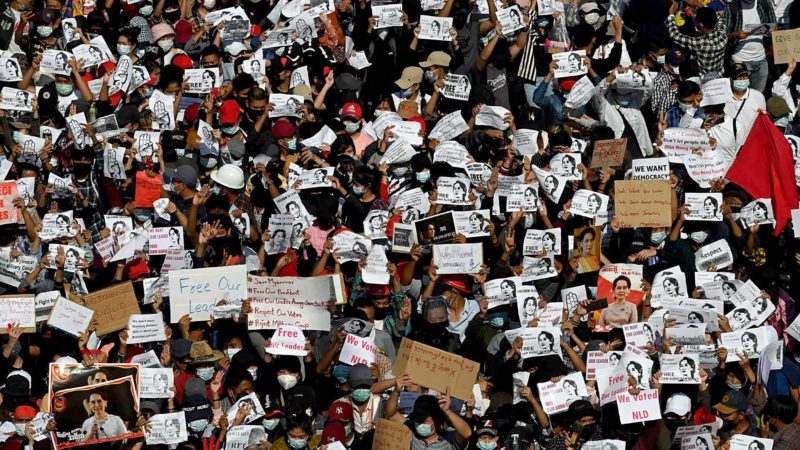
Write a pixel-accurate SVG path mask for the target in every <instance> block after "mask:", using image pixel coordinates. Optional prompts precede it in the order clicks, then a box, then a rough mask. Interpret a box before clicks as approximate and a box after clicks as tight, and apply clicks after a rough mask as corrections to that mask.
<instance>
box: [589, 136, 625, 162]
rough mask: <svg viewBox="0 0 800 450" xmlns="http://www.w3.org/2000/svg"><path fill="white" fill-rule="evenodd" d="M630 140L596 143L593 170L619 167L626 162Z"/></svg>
mask: <svg viewBox="0 0 800 450" xmlns="http://www.w3.org/2000/svg"><path fill="white" fill-rule="evenodd" d="M627 148H628V139H627V138H622V139H606V140H602V141H597V142H595V143H594V154H593V155H592V164H591V166H590V168H591V169H599V168H603V167H618V166H621V165H622V163H623V162H624V161H625V150H626V149H627Z"/></svg>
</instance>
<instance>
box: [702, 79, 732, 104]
mask: <svg viewBox="0 0 800 450" xmlns="http://www.w3.org/2000/svg"><path fill="white" fill-rule="evenodd" d="M702 91H703V100H701V101H700V106H708V105H720V104H725V103H727V102H729V101H731V100H732V99H733V91H732V90H731V80H730V78H715V79H713V80H710V81H706V82H705V83H703V86H702Z"/></svg>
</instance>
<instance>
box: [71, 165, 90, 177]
mask: <svg viewBox="0 0 800 450" xmlns="http://www.w3.org/2000/svg"><path fill="white" fill-rule="evenodd" d="M73 169H74V171H75V176H76V177H78V178H86V177H88V176H89V173H90V172H91V171H92V165H91V164H75V165H74V166H73Z"/></svg>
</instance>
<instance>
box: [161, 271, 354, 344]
mask: <svg viewBox="0 0 800 450" xmlns="http://www.w3.org/2000/svg"><path fill="white" fill-rule="evenodd" d="M172 277H173V275H170V278H172ZM342 283H343V281H342V278H341V275H338V274H336V275H326V276H317V277H258V276H252V275H250V276H248V277H247V291H248V295H247V296H248V298H249V299H250V304H251V306H252V308H253V312H252V313H250V314H248V315H247V321H248V329H250V330H269V329H276V328H278V327H280V326H282V325H293V326H296V327H298V328H300V329H302V330H328V329H330V313H329V312H328V310H327V308H326V307H325V305H326V304H327V303H328V301H329V300H334V301H335V302H336V303H344V294H343V291H344V289H343V288H342Z"/></svg>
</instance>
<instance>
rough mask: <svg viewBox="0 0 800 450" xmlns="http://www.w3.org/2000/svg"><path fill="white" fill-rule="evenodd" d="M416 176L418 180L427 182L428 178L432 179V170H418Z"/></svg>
mask: <svg viewBox="0 0 800 450" xmlns="http://www.w3.org/2000/svg"><path fill="white" fill-rule="evenodd" d="M416 177H417V181H419V182H420V183H427V182H428V180H430V179H431V171H430V170H426V171H424V172H417V175H416Z"/></svg>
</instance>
